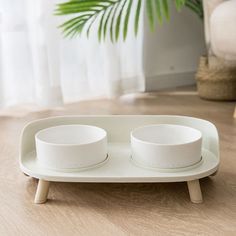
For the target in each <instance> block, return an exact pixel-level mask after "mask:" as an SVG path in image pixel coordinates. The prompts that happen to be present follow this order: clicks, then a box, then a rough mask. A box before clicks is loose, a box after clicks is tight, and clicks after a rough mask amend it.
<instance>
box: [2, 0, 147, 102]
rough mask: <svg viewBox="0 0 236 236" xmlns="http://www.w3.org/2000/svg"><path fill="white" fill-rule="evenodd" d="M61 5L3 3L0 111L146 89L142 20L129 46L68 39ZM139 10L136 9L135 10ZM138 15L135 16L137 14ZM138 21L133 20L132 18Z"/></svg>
mask: <svg viewBox="0 0 236 236" xmlns="http://www.w3.org/2000/svg"><path fill="white" fill-rule="evenodd" d="M58 2H61V0H60V1H58V0H34V1H32V0H0V93H1V94H0V106H6V105H15V104H19V103H37V104H39V105H43V106H58V105H62V104H63V103H64V102H65V103H67V102H76V101H79V100H83V99H91V98H96V97H100V96H103V97H104V96H106V97H113V96H119V95H121V94H124V93H129V92H136V91H143V90H144V73H143V25H142V24H143V16H141V20H140V23H141V24H140V30H139V34H138V37H137V38H135V36H134V33H133V27H132V26H133V25H132V22H131V24H130V26H131V27H130V33H129V34H128V37H127V40H126V42H123V41H122V40H119V41H118V42H117V43H116V44H112V43H111V41H110V40H109V39H108V38H107V40H106V41H105V42H101V43H99V42H98V40H97V30H96V26H95V27H94V30H92V31H91V34H90V38H89V39H88V38H87V37H85V36H82V37H80V38H74V39H65V38H63V36H62V34H61V32H60V30H59V29H58V25H60V23H61V22H63V20H65V17H62V16H60V17H59V16H55V15H53V11H54V8H55V4H56V3H58ZM134 10H135V7H134ZM134 13H135V12H134V11H133V15H134ZM133 18H134V17H133Z"/></svg>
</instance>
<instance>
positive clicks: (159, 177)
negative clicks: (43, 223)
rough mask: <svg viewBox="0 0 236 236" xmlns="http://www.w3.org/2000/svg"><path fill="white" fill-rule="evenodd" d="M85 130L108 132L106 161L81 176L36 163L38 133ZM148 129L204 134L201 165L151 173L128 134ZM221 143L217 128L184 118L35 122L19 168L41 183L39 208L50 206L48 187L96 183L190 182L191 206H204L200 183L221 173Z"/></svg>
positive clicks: (25, 141)
mask: <svg viewBox="0 0 236 236" xmlns="http://www.w3.org/2000/svg"><path fill="white" fill-rule="evenodd" d="M65 124H86V125H95V126H98V127H101V128H103V129H105V130H106V131H107V133H108V140H109V142H110V143H109V145H108V159H107V161H106V162H104V163H100V164H99V165H97V166H93V168H89V169H82V170H80V169H79V170H78V169H77V170H69V171H68V170H66V171H64V172H63V171H60V170H50V169H47V168H45V167H42V166H40V165H39V163H38V162H37V158H36V153H35V142H34V135H35V133H37V131H39V130H42V129H45V128H48V127H51V126H56V125H65ZM149 124H178V125H186V126H189V127H192V128H196V129H198V130H200V131H201V132H202V134H203V150H202V161H201V162H200V163H197V164H195V165H194V166H190V167H187V168H179V169H168V170H166V169H147V168H142V167H140V166H137V165H135V164H134V163H133V162H132V161H131V157H130V154H131V150H130V143H129V142H130V132H131V130H133V129H134V128H136V127H140V126H144V125H149ZM219 162H220V158H219V139H218V132H217V129H216V127H215V126H214V125H213V124H212V123H210V122H209V121H206V120H201V119H197V118H192V117H184V116H72V117H71V116H69V117H53V118H48V119H43V120H37V121H34V122H32V123H30V124H28V125H27V126H26V127H25V128H24V130H23V132H22V138H21V150H20V167H21V170H22V171H23V172H24V173H25V174H26V175H29V176H32V177H34V178H37V179H39V183H38V188H37V192H36V196H35V203H44V202H46V200H47V195H48V191H49V183H50V182H51V181H56V182H96V183H111V182H112V183H139V182H143V183H144V182H187V185H188V189H189V194H190V199H191V201H192V202H193V203H200V202H202V194H201V188H200V184H199V179H201V178H203V177H206V176H210V175H214V174H215V173H216V171H217V169H218V166H219Z"/></svg>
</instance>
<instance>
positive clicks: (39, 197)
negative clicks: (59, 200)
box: [34, 179, 50, 204]
mask: <svg viewBox="0 0 236 236" xmlns="http://www.w3.org/2000/svg"><path fill="white" fill-rule="evenodd" d="M49 185H50V182H49V181H46V180H43V179H40V180H39V182H38V187H37V191H36V194H35V198H34V203H36V204H41V203H45V202H46V201H47V197H48V191H49Z"/></svg>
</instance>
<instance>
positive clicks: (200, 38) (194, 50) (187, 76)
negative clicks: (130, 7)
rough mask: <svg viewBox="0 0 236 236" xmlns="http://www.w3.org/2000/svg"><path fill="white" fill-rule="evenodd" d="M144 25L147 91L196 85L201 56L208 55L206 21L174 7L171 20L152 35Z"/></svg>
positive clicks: (145, 24)
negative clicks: (206, 53)
mask: <svg viewBox="0 0 236 236" xmlns="http://www.w3.org/2000/svg"><path fill="white" fill-rule="evenodd" d="M148 24H149V23H148V20H147V18H146V17H145V23H144V28H145V29H144V71H145V77H146V91H152V90H158V89H163V88H170V87H177V86H182V85H190V84H194V83H195V80H194V74H195V72H196V69H197V66H198V61H199V57H200V55H203V54H205V43H204V32H203V21H202V20H201V19H199V18H198V16H197V15H195V14H194V13H193V12H191V11H190V10H189V9H187V8H186V9H183V10H182V11H181V12H180V13H179V12H177V11H176V10H175V8H174V6H172V7H171V20H170V22H165V23H164V24H163V26H160V25H157V26H156V31H155V32H154V33H152V32H150V30H149V25H148Z"/></svg>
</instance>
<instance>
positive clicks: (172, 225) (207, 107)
mask: <svg viewBox="0 0 236 236" xmlns="http://www.w3.org/2000/svg"><path fill="white" fill-rule="evenodd" d="M234 106H235V103H221V102H209V101H202V100H200V99H199V98H198V97H197V96H196V95H195V94H194V93H193V94H192V93H188V92H186V95H183V94H179V93H175V94H174V95H169V94H165V93H162V94H159V95H157V94H140V95H138V96H126V97H123V98H121V99H116V100H110V101H109V100H99V101H86V102H81V103H78V104H72V105H67V106H66V107H64V108H59V109H56V110H48V111H35V112H33V113H31V112H30V110H31V109H29V107H22V108H17V109H13V110H10V111H9V110H8V111H5V112H1V114H0V140H1V143H0V235H3V236H5V235H44V236H45V235H99V236H100V235H136V236H137V235H142V236H143V235H236V120H234V119H233V118H232V117H233V110H234ZM34 110H37V109H34ZM71 114H73V115H79V114H178V115H188V116H195V117H200V118H204V119H208V120H210V121H212V122H214V123H215V124H216V126H217V128H218V129H219V132H220V139H221V166H220V170H219V172H218V174H217V175H216V176H215V177H212V178H205V179H202V180H201V185H202V191H203V196H204V203H203V204H192V203H190V201H189V196H188V191H187V186H186V184H184V183H177V184H168V183H164V184H163V183H162V184H160V183H158V184H79V183H78V184H77V183H73V184H72V183H53V184H52V186H51V188H50V192H49V199H50V200H49V201H48V202H47V203H46V204H42V205H35V204H34V203H33V199H34V194H35V190H36V185H37V180H35V179H32V178H30V177H26V176H25V175H23V174H22V172H21V171H20V169H19V164H18V152H19V149H18V147H19V138H20V132H21V130H22V128H23V126H24V125H25V124H26V123H27V122H28V121H30V120H34V119H37V118H43V117H48V116H54V115H71Z"/></svg>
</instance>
